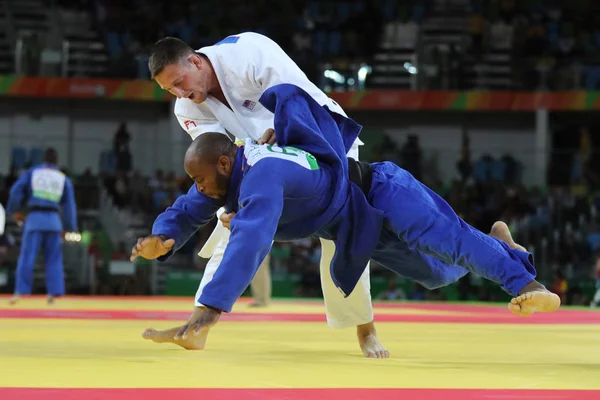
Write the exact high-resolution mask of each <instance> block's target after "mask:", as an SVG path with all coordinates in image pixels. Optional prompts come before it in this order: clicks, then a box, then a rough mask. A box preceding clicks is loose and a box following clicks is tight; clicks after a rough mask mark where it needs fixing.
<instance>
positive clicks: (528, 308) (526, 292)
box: [508, 280, 560, 317]
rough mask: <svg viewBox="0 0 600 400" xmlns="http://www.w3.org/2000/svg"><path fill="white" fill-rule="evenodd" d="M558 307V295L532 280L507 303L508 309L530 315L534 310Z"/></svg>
mask: <svg viewBox="0 0 600 400" xmlns="http://www.w3.org/2000/svg"><path fill="white" fill-rule="evenodd" d="M559 307H560V297H558V295H556V294H554V293H552V292H550V291H549V290H548V289H546V288H545V287H544V285H542V284H541V283H539V282H538V281H536V280H534V281H531V282H530V283H529V284H527V286H525V287H524V288H523V290H521V292H520V293H519V295H518V296H517V297H514V298H513V299H512V300H511V301H510V303H508V309H509V310H510V311H511V312H512V313H514V314H517V315H522V316H524V317H527V316H530V315H531V314H533V313H535V312H554V311H556V310H558V308H559Z"/></svg>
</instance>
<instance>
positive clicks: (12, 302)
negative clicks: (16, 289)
mask: <svg viewBox="0 0 600 400" xmlns="http://www.w3.org/2000/svg"><path fill="white" fill-rule="evenodd" d="M19 300H21V296H20V295H18V294H15V295H14V296H13V297H11V298H10V300H8V304H10V305H11V306H12V305H15V304H17V303H18V302H19Z"/></svg>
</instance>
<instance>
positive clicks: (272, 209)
mask: <svg viewBox="0 0 600 400" xmlns="http://www.w3.org/2000/svg"><path fill="white" fill-rule="evenodd" d="M253 168H256V167H253ZM252 172H254V171H252ZM256 172H258V171H256ZM268 172H272V171H265V169H263V172H261V173H257V174H256V175H254V177H253V178H254V179H248V178H249V177H250V175H251V174H250V173H249V174H248V175H247V176H246V177H245V178H244V181H243V182H242V187H241V188H240V203H241V208H240V211H239V212H238V213H237V214H236V215H235V217H234V218H233V219H232V220H231V236H230V237H229V244H228V245H227V248H226V249H225V254H224V255H223V260H222V261H221V265H219V268H218V269H217V272H216V273H215V275H214V276H213V279H212V280H211V281H210V282H209V283H207V284H206V286H205V287H204V289H203V290H202V295H201V296H200V299H199V302H200V303H202V304H204V305H206V306H210V307H214V308H217V309H220V310H223V311H226V312H230V311H231V308H232V307H233V304H234V303H235V302H236V300H237V299H238V298H239V297H240V296H241V295H242V294H243V293H244V290H246V288H247V287H248V285H249V284H250V282H251V281H252V278H253V277H254V275H255V274H256V271H257V270H258V268H259V267H260V264H261V263H262V261H263V260H264V258H265V257H266V256H267V254H268V253H269V251H270V249H271V244H272V243H273V238H274V237H275V233H276V231H277V226H278V224H279V218H280V217H281V212H282V210H283V183H282V182H281V181H280V180H279V181H278V180H271V179H269V175H273V174H272V173H271V174H269V173H268ZM259 178H260V179H259ZM253 180H254V182H252V181H253Z"/></svg>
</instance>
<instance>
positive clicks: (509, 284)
mask: <svg viewBox="0 0 600 400" xmlns="http://www.w3.org/2000/svg"><path fill="white" fill-rule="evenodd" d="M260 101H261V103H262V104H263V105H264V106H265V107H266V108H268V109H269V110H271V111H272V112H273V113H274V115H275V131H276V133H277V140H278V143H280V145H279V146H269V145H257V144H256V143H253V142H251V141H247V142H246V144H245V145H244V146H242V147H239V148H238V147H236V146H235V145H234V144H233V143H232V142H231V141H230V140H229V139H228V138H227V137H226V136H224V135H222V134H219V133H206V134H204V135H201V136H200V137H198V138H196V139H195V140H194V142H193V143H192V145H191V146H190V148H189V149H188V151H187V153H186V157H185V169H186V172H187V173H188V175H189V176H190V177H191V178H192V179H193V180H194V181H195V185H194V186H192V188H190V190H189V192H188V193H187V194H186V195H185V196H181V197H179V198H178V199H177V200H176V201H175V203H174V204H173V206H171V207H169V208H168V209H167V210H166V211H165V212H164V213H162V214H161V215H160V216H159V217H158V218H157V219H156V221H155V223H154V226H153V229H152V235H151V236H149V237H146V238H141V239H140V240H138V244H137V245H136V246H134V248H133V250H132V258H135V257H137V256H142V257H145V258H158V260H159V261H165V260H166V259H168V258H169V257H170V256H171V255H172V254H173V253H174V252H175V251H177V250H178V249H179V248H180V247H181V246H182V245H183V244H184V243H185V242H186V241H187V240H188V239H189V238H190V237H191V236H192V235H193V234H194V233H195V232H196V230H198V229H199V228H200V227H202V226H204V225H205V224H207V223H208V222H209V221H210V219H211V218H212V217H213V216H214V215H215V212H216V211H217V210H218V209H219V208H220V207H222V206H223V205H224V206H225V207H226V209H227V210H228V212H236V215H235V217H234V218H233V219H232V221H231V238H230V242H229V245H228V247H227V250H226V251H225V254H224V257H223V261H222V264H221V267H220V269H219V270H218V271H217V273H216V274H215V276H214V277H213V280H212V281H211V282H210V283H209V284H207V285H206V287H205V288H204V291H203V292H202V295H201V298H200V299H199V301H200V302H201V303H202V304H205V305H206V306H207V307H208V309H207V311H206V312H205V313H204V314H203V316H202V317H200V319H199V321H198V322H197V323H196V324H195V325H194V331H195V332H196V333H197V332H199V331H200V330H201V329H202V328H206V327H209V326H210V325H212V324H214V323H215V322H216V321H217V319H218V315H220V312H221V311H225V312H229V311H231V309H232V306H233V304H234V303H235V301H236V300H237V299H238V297H239V296H240V295H241V294H242V293H243V291H244V290H245V289H246V287H247V286H248V284H249V283H250V281H251V279H252V277H253V275H254V273H255V271H256V269H257V268H258V267H259V265H260V263H261V261H262V260H263V258H264V257H265V256H266V255H267V253H268V252H269V250H270V247H271V242H272V240H278V241H287V240H294V239H300V238H305V237H309V236H317V237H323V238H327V239H331V240H334V241H335V243H336V253H335V257H334V259H333V261H332V264H331V274H332V277H333V280H334V282H335V283H336V285H337V286H338V287H339V289H340V290H341V291H342V292H343V293H344V294H345V295H349V294H350V293H351V292H352V290H353V288H354V286H355V285H356V282H357V281H358V279H359V277H360V275H361V273H362V272H363V270H364V268H365V265H366V263H367V261H368V260H369V259H373V260H376V261H377V262H379V263H380V264H381V265H383V266H385V267H386V268H388V269H390V270H392V271H394V272H396V273H398V274H400V275H402V276H405V277H407V278H410V279H413V280H415V281H416V282H419V283H420V284H422V285H423V286H425V287H426V288H430V289H433V288H437V287H441V286H445V285H448V284H450V283H453V282H456V281H457V280H458V279H460V278H461V277H462V276H464V275H465V274H466V273H467V272H469V271H471V272H474V273H477V274H480V275H482V276H483V277H485V278H487V279H489V280H492V281H494V282H496V283H498V284H499V285H501V286H502V288H503V289H504V290H505V291H506V292H507V293H509V294H510V295H512V296H514V298H513V300H512V301H511V304H510V305H509V308H511V310H512V311H513V312H515V313H519V314H522V315H529V314H531V313H533V312H535V311H554V310H556V309H557V308H558V307H559V305H560V299H559V298H558V296H556V295H555V294H553V293H550V292H549V291H547V290H546V288H545V287H544V286H543V285H541V284H540V283H538V282H537V281H536V280H535V276H536V272H535V268H534V266H533V257H532V255H531V254H530V253H528V252H526V251H522V250H519V249H522V248H520V246H518V245H516V244H514V242H513V241H512V238H511V237H510V233H509V232H508V229H507V228H506V225H505V224H499V225H498V224H497V226H498V231H499V233H498V234H497V235H496V236H499V237H500V239H503V240H500V239H498V238H496V237H492V236H488V235H486V234H483V233H482V232H480V231H478V230H476V229H474V228H473V227H471V226H469V225H468V224H467V223H465V222H464V221H463V220H462V219H460V218H459V217H458V216H457V215H456V214H455V213H454V211H453V210H452V208H451V207H450V206H449V205H448V204H447V203H446V202H445V201H444V200H443V199H442V198H440V197H439V196H438V195H437V194H435V193H434V192H433V191H431V190H430V189H428V188H427V187H426V186H424V185H423V184H421V183H420V182H419V181H417V180H416V179H415V178H413V177H412V175H410V174H409V173H408V172H406V171H405V170H403V169H401V168H400V167H398V166H396V165H395V164H393V163H390V162H382V163H373V164H366V163H357V162H356V161H353V160H348V159H347V158H346V156H345V154H346V152H347V149H348V148H349V146H350V145H351V144H352V143H353V141H354V140H355V139H356V137H357V136H358V134H359V133H360V130H361V127H360V126H359V125H358V124H356V123H355V122H354V121H352V120H351V119H348V118H345V117H342V116H340V115H339V114H335V113H332V112H329V110H328V109H327V108H326V107H322V106H320V105H319V104H318V103H316V102H315V101H314V100H313V99H312V98H310V96H308V95H307V94H306V93H305V92H304V91H303V90H302V89H300V88H298V87H296V86H293V85H288V84H283V85H278V86H275V87H272V88H270V89H268V90H267V91H266V92H265V93H264V94H263V96H262V97H261V99H260Z"/></svg>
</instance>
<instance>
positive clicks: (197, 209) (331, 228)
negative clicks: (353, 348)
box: [152, 84, 383, 312]
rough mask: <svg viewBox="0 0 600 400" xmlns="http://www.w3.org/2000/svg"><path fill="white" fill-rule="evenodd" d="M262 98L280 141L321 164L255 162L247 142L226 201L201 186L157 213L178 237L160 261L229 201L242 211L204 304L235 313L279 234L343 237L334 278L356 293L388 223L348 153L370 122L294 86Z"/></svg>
mask: <svg viewBox="0 0 600 400" xmlns="http://www.w3.org/2000/svg"><path fill="white" fill-rule="evenodd" d="M259 101H260V103H261V104H262V105H263V106H264V107H266V108H267V109H268V110H270V111H271V112H273V113H274V122H275V123H274V128H275V132H276V133H277V141H278V144H279V146H280V147H285V146H292V147H300V148H302V150H304V151H307V152H309V153H310V154H312V156H314V157H315V158H316V160H317V161H318V168H317V169H314V170H308V169H306V168H303V167H301V166H299V165H298V164H294V163H293V162H290V161H287V160H284V159H281V158H275V157H268V158H263V159H261V160H260V161H258V162H256V164H255V165H251V164H250V163H249V162H248V160H247V159H246V158H245V157H244V150H245V147H240V148H239V149H238V153H237V156H236V160H235V164H234V169H233V173H232V176H231V179H230V183H229V188H228V193H227V197H226V199H225V201H219V200H215V199H211V198H209V197H207V196H205V195H203V194H202V193H200V192H199V191H198V190H197V188H196V186H195V185H194V186H192V187H191V188H190V190H189V191H188V193H187V194H186V195H184V196H180V197H179V198H178V199H177V200H176V201H175V203H174V204H173V206H171V207H169V208H168V209H167V210H165V212H163V213H162V214H161V215H160V216H159V217H158V218H157V219H156V221H155V223H154V226H153V228H152V233H153V234H155V235H158V234H163V235H166V236H167V237H169V238H172V239H175V245H174V248H173V250H172V251H171V252H169V253H168V254H166V255H164V256H162V257H160V258H159V259H158V260H159V261H165V260H167V259H168V258H169V257H170V256H171V255H172V253H173V251H177V250H178V249H179V248H181V247H182V246H183V245H184V244H185V242H187V240H188V239H189V238H190V237H191V236H192V235H193V234H194V233H195V232H196V231H197V230H198V229H199V228H201V227H202V226H204V225H206V224H207V223H208V222H209V221H210V220H211V218H212V217H213V216H214V215H215V213H216V211H217V210H218V209H219V208H220V207H222V206H223V205H225V207H226V209H227V211H228V212H236V216H235V218H233V219H232V221H231V227H230V228H231V235H230V239H229V244H228V246H227V249H226V250H225V254H224V256H223V260H222V262H221V265H220V266H219V268H218V270H217V272H216V273H215V275H214V277H213V279H212V281H211V282H209V283H208V284H207V285H206V286H205V287H204V290H203V292H202V295H201V297H200V299H199V302H200V303H202V304H205V305H208V306H212V307H215V308H218V309H221V310H224V311H227V312H229V311H231V308H232V307H233V304H234V303H235V301H236V300H237V299H238V297H239V296H241V294H242V293H243V292H244V290H245V289H246V287H248V285H249V284H250V282H251V280H252V278H253V277H254V274H255V273H256V270H257V269H258V267H259V266H260V264H261V262H262V261H263V259H264V258H265V257H266V255H267V254H268V252H269V250H270V248H271V243H272V241H273V240H277V241H287V240H295V239H300V238H306V237H309V236H318V237H323V238H326V239H331V240H333V241H334V242H335V243H336V252H335V255H334V258H333V261H332V264H331V276H332V278H333V282H334V283H335V284H336V285H337V286H338V288H339V289H340V290H341V291H342V292H343V294H344V295H346V296H348V295H349V294H350V293H351V292H352V290H353V289H354V287H355V286H356V284H357V282H358V280H359V278H360V276H361V275H362V273H363V271H364V269H365V267H366V264H367V262H368V261H369V259H370V257H371V254H372V252H373V250H374V249H375V247H376V246H377V242H378V239H379V236H380V234H381V229H382V225H383V215H382V213H381V212H380V211H378V210H376V209H375V208H373V207H372V206H371V205H369V204H368V202H367V199H366V197H365V195H364V194H363V193H362V192H361V190H360V188H359V187H358V186H357V185H355V184H354V183H352V182H351V181H350V180H349V179H348V162H347V158H346V153H347V152H348V151H349V149H350V147H351V146H352V144H353V143H354V141H355V140H356V138H357V137H358V135H359V133H360V131H361V129H362V127H361V126H360V125H358V124H356V123H355V122H354V121H352V120H351V119H349V118H346V117H343V116H341V115H339V114H336V113H333V112H330V111H329V109H328V108H327V107H323V106H321V105H319V104H318V103H317V102H316V101H314V100H313V99H312V98H311V97H310V96H309V95H308V94H307V93H306V92H305V91H304V90H302V89H301V88H299V87H297V86H294V85H291V84H281V85H277V86H274V87H271V88H270V89H268V90H267V91H265V93H264V94H263V95H262V96H261V98H260V100H259Z"/></svg>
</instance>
